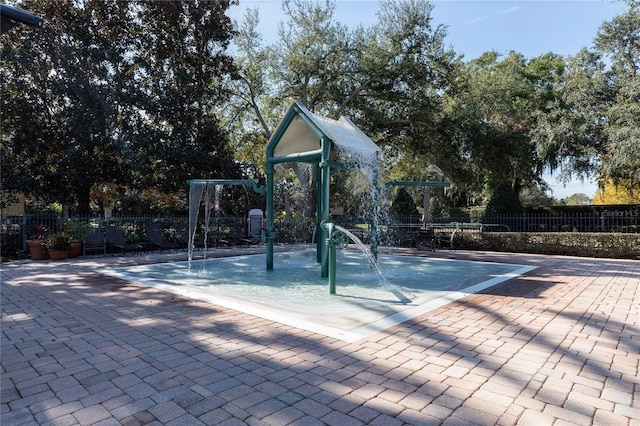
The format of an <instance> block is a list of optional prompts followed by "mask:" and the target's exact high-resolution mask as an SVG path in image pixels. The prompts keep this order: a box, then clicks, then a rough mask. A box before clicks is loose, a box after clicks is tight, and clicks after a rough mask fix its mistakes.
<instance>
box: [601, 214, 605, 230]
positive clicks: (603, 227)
mask: <svg viewBox="0 0 640 426" xmlns="http://www.w3.org/2000/svg"><path fill="white" fill-rule="evenodd" d="M600 232H606V228H605V220H604V212H600Z"/></svg>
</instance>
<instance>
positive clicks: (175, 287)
mask: <svg viewBox="0 0 640 426" xmlns="http://www.w3.org/2000/svg"><path fill="white" fill-rule="evenodd" d="M315 260H316V252H315V250H301V251H296V252H287V253H277V254H275V255H274V269H273V270H272V271H267V270H266V267H265V264H266V260H265V255H264V254H257V255H246V256H234V257H226V258H213V259H206V260H197V261H192V262H191V264H189V262H172V263H159V264H152V265H139V266H132V267H122V268H106V269H100V270H99V271H98V272H100V273H103V274H106V275H110V276H114V277H118V278H121V279H125V280H128V281H132V282H136V283H139V284H143V285H147V286H151V287H155V288H158V289H161V290H164V291H168V292H172V293H176V294H180V295H184V296H188V297H191V298H194V299H198V300H202V301H205V302H209V303H213V304H217V305H220V306H225V307H228V308H232V309H235V310H239V311H242V312H245V313H249V314H252V315H256V316H260V317H263V318H267V319H271V320H274V321H277V322H280V323H284V324H287V325H291V326H294V327H298V328H302V329H306V330H309V331H313V332H317V333H321V334H324V335H328V336H332V337H336V338H339V339H341V340H346V341H355V340H358V339H360V338H362V337H365V336H367V335H369V334H371V333H374V332H377V331H380V330H383V329H385V328H387V327H390V326H392V325H395V324H398V323H400V322H403V321H406V320H407V319H410V318H413V317H415V316H417V315H420V314H423V313H425V312H428V311H429V310H431V309H434V308H436V307H439V306H443V305H445V304H447V303H450V302H451V301H453V300H456V299H458V298H460V297H463V296H464V295H466V294H470V293H475V292H478V291H481V290H483V289H486V288H488V287H490V286H493V285H495V284H498V283H500V282H502V281H505V280H507V279H509V278H513V277H515V276H518V275H520V274H523V273H526V272H528V271H530V270H532V269H533V267H529V266H524V265H516V264H506V263H490V262H472V261H461V260H446V259H430V258H425V257H415V256H392V255H380V256H379V258H378V262H379V266H380V270H381V271H382V273H383V275H384V279H381V277H380V276H379V274H378V273H377V272H376V271H375V269H374V268H372V267H371V266H370V263H369V261H368V260H367V259H366V258H365V256H364V255H363V254H362V253H359V252H351V251H340V252H338V256H337V276H336V294H335V295H330V294H329V284H328V280H327V279H326V278H324V279H323V278H321V277H320V265H319V264H317V263H316V261H315Z"/></svg>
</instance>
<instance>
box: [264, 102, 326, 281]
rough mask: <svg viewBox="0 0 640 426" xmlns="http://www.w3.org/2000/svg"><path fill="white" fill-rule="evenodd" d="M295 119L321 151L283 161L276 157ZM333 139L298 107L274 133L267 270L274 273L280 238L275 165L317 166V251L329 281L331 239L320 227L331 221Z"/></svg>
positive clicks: (268, 169)
mask: <svg viewBox="0 0 640 426" xmlns="http://www.w3.org/2000/svg"><path fill="white" fill-rule="evenodd" d="M295 117H300V118H301V119H302V120H303V121H304V122H305V123H306V124H307V125H308V126H309V128H310V129H311V130H312V131H313V132H314V133H315V134H316V135H317V136H318V139H319V140H320V149H319V150H315V151H310V152H303V153H298V154H293V155H287V156H282V157H276V156H275V150H276V147H277V146H278V143H279V142H280V139H281V138H282V136H283V135H284V133H285V131H286V130H287V128H288V127H289V125H290V124H291V122H292V121H293V119H294V118H295ZM332 143H333V142H332V141H331V139H329V137H327V135H325V134H324V132H323V131H322V130H321V129H320V128H318V127H317V126H316V124H315V123H314V122H313V121H312V120H310V119H309V118H308V117H307V116H306V114H304V113H303V111H302V110H301V109H300V108H298V107H297V106H296V105H292V107H291V108H290V109H289V111H288V112H287V114H286V115H285V117H284V118H283V119H282V121H281V122H280V125H279V126H278V128H277V129H276V131H275V132H274V134H273V136H272V137H271V139H270V140H269V143H268V144H267V148H266V154H267V164H266V174H267V188H266V194H267V206H266V208H267V212H266V220H267V229H266V231H265V242H266V245H267V270H273V244H274V240H275V237H276V233H275V225H274V215H273V208H274V203H273V196H274V182H275V165H276V164H281V163H293V162H304V163H312V164H315V167H316V171H318V172H319V173H318V176H319V179H318V187H317V188H316V190H317V204H316V213H317V214H316V232H318V237H317V239H316V247H317V261H318V262H319V263H323V266H322V271H323V272H322V274H323V277H326V274H327V272H326V270H327V267H326V261H324V259H326V256H325V255H324V254H325V253H324V252H325V245H324V240H325V239H326V238H327V236H328V235H327V231H326V230H324V229H323V228H322V226H320V224H321V223H322V222H323V221H325V222H327V221H328V220H329V190H330V183H331V179H330V176H331V162H330V156H331V145H332Z"/></svg>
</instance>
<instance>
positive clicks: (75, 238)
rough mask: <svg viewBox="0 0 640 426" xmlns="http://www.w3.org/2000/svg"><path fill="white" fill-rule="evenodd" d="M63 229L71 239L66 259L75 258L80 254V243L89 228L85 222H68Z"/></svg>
mask: <svg viewBox="0 0 640 426" xmlns="http://www.w3.org/2000/svg"><path fill="white" fill-rule="evenodd" d="M64 229H65V232H66V233H67V234H69V237H70V238H71V249H69V254H68V255H67V257H70V258H75V257H78V256H80V255H81V254H82V241H83V240H84V236H85V235H86V234H87V232H89V231H91V226H90V225H89V224H88V223H87V222H82V221H79V220H68V221H67V222H66V223H65V227H64Z"/></svg>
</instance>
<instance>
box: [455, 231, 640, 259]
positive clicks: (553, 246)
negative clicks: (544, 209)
mask: <svg viewBox="0 0 640 426" xmlns="http://www.w3.org/2000/svg"><path fill="white" fill-rule="evenodd" d="M454 238H455V240H454V247H455V248H462V249H465V250H489V251H503V252H513V253H536V254H559V255H566V256H584V257H601V258H616V259H640V235H639V234H621V233H584V232H580V233H577V232H544V233H539V232H477V233H473V232H469V233H464V232H462V233H458V234H456V235H455V237H454Z"/></svg>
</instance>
